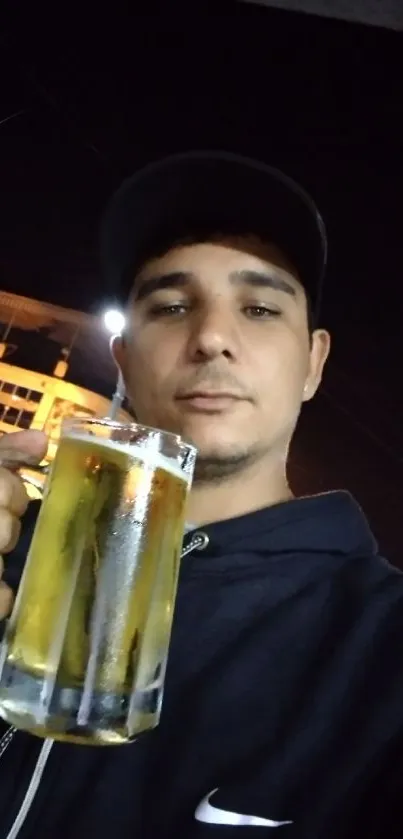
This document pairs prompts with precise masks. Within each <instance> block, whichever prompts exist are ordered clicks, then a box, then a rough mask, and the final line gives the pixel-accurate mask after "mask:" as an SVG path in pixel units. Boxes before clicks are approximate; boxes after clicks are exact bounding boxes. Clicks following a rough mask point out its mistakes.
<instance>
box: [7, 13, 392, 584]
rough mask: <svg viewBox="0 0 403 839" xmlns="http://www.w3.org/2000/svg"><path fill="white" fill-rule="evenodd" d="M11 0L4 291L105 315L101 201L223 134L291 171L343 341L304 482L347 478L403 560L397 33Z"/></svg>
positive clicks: (303, 20) (277, 16)
mask: <svg viewBox="0 0 403 839" xmlns="http://www.w3.org/2000/svg"><path fill="white" fill-rule="evenodd" d="M14 8H15V10H16V11H15V16H14V17H13V16H11V13H10V16H9V17H8V20H7V21H6V24H5V25H4V21H3V29H2V35H1V42H0V74H1V78H2V82H3V84H2V90H1V94H0V121H1V120H4V119H6V117H8V116H9V115H11V114H13V113H14V112H18V111H22V112H23V113H21V114H20V115H19V116H17V117H15V118H14V119H12V120H9V121H8V122H5V123H3V124H0V148H1V155H0V179H1V201H0V216H1V218H0V221H1V226H0V231H1V232H0V272H1V274H0V276H1V280H0V285H1V287H2V288H3V289H7V290H9V291H14V292H16V293H21V294H26V295H30V296H33V297H36V298H38V299H44V300H49V301H51V302H54V303H60V304H62V305H67V306H71V307H73V308H83V309H86V310H88V311H97V309H98V308H99V307H100V306H101V305H102V286H101V281H100V278H99V273H98V266H97V258H96V232H97V224H98V219H99V215H100V213H101V210H102V207H103V206H104V204H105V201H106V199H107V197H108V196H109V194H110V193H111V191H112V190H113V189H114V188H115V187H116V186H117V184H118V183H119V182H120V180H121V179H122V178H123V177H124V176H125V175H127V174H130V173H131V172H132V171H134V169H136V168H137V167H138V166H140V165H142V164H144V163H146V162H148V161H150V160H153V159H155V158H157V157H158V156H160V155H163V154H166V153H170V152H175V151H181V150H186V149H189V148H195V147H199V148H209V147H215V148H217V147H220V148H226V149H228V150H231V151H236V152H240V153H245V154H249V155H251V156H255V157H260V158H261V159H263V160H265V161H267V162H269V163H272V164H274V165H278V166H280V167H282V168H283V169H285V170H286V171H287V172H288V173H289V174H291V175H292V176H294V177H295V178H297V179H298V180H300V181H301V182H302V183H303V185H304V186H305V187H306V188H308V190H310V191H311V192H312V193H313V195H314V196H315V198H316V200H317V202H318V204H319V206H320V207H321V209H322V213H323V215H324V217H325V220H326V222H327V226H328V231H329V238H330V265H329V271H328V279H327V286H326V295H325V303H324V311H323V321H324V324H325V325H326V326H327V327H328V328H330V329H331V331H332V333H333V336H334V346H333V357H332V361H331V363H330V364H329V368H328V371H327V375H326V379H325V383H324V386H323V389H322V392H321V394H320V395H319V396H318V397H317V399H316V401H315V403H314V404H313V405H311V406H309V407H308V408H307V409H306V410H305V412H304V415H303V418H302V422H301V426H300V429H299V433H298V435H297V439H296V442H295V446H294V452H293V458H292V473H293V476H294V484H295V485H296V487H297V489H298V488H301V490H310V491H317V490H324V489H330V488H333V487H340V486H345V487H347V488H348V489H350V490H351V491H352V492H353V493H354V494H355V495H356V497H357V498H358V499H359V501H360V503H361V504H362V505H363V506H364V508H365V510H366V512H367V513H368V515H369V517H370V519H371V523H372V526H373V529H374V531H375V534H376V536H377V537H378V538H379V540H380V543H381V547H382V550H383V551H384V553H386V554H387V555H388V557H389V558H390V559H391V560H392V561H394V562H396V563H398V564H400V565H402V567H403V550H402V548H403V536H402V528H401V519H402V506H403V431H402V426H403V409H402V398H401V390H402V372H401V371H402V362H403V352H402V337H401V330H402V322H403V291H402V277H403V235H402V233H403V199H402V194H403V96H402V78H403V35H402V34H399V33H396V32H392V31H386V30H380V29H375V28H366V27H364V26H360V25H356V24H348V23H343V22H340V21H339V22H336V21H330V20H320V19H318V18H314V17H312V18H311V17H309V16H305V15H298V14H294V13H289V12H281V11H279V10H269V9H267V8H262V7H259V6H256V7H255V6H253V5H249V4H245V5H242V4H237V3H236V2H235V0H234V2H233V3H230V2H226V3H224V2H220V0H216V2H215V3H214V6H212V7H211V9H209V7H208V6H200V4H199V5H197V4H196V3H190V2H189V3H188V4H187V8H186V9H185V10H182V9H181V7H180V6H179V5H178V4H176V3H172V4H170V6H169V15H168V13H167V6H165V10H166V11H165V13H161V12H160V11H158V10H156V11H155V12H154V14H151V12H150V13H149V15H147V16H145V15H141V16H140V15H133V14H132V15H130V16H127V17H125V16H123V15H122V14H119V13H118V12H113V11H111V8H113V7H110V6H109V5H108V14H107V15H106V16H105V17H102V13H101V12H98V11H97V13H96V15H95V14H94V16H93V17H92V19H90V20H83V17H82V16H80V17H78V16H77V17H76V16H74V15H73V14H71V13H70V12H69V10H68V8H67V7H65V10H64V12H63V11H61V10H60V6H58V8H57V12H56V11H55V12H54V18H53V19H52V17H51V15H50V16H49V13H47V14H46V17H45V15H43V16H42V18H41V15H40V13H38V7H37V6H36V5H35V7H34V6H33V5H31V7H29V6H28V4H27V10H26V11H25V12H24V11H23V7H21V6H20V5H19V6H18V8H17V6H15V7H14ZM148 8H150V7H148ZM56 13H57V18H56Z"/></svg>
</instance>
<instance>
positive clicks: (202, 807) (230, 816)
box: [195, 788, 293, 827]
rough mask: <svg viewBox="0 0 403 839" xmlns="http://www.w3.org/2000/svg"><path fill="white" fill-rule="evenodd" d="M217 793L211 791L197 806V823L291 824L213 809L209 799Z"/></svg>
mask: <svg viewBox="0 0 403 839" xmlns="http://www.w3.org/2000/svg"><path fill="white" fill-rule="evenodd" d="M216 792H218V788H217V789H213V791H212V792H210V793H209V795H206V798H203V801H202V802H201V804H199V806H198V808H197V810H196V812H195V818H196V819H197V821H199V822H204V823H205V824H231V825H233V826H234V827H245V826H248V827H284V825H286V824H293V822H289V821H286V822H275V821H272V820H271V819H261V818H260V817H259V816H243V815H242V814H241V813H231V812H230V811H229V810H220V808H219V807H213V805H212V804H210V798H211V796H212V795H214V794H215V793H216Z"/></svg>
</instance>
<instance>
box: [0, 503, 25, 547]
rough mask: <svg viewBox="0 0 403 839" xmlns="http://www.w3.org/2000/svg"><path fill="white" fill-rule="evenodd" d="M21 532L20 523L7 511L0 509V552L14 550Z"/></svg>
mask: <svg viewBox="0 0 403 839" xmlns="http://www.w3.org/2000/svg"><path fill="white" fill-rule="evenodd" d="M20 531H21V522H20V520H19V519H18V518H17V517H16V516H13V515H12V513H10V512H9V511H8V510H4V509H2V508H0V552H2V553H7V552H8V551H12V550H13V548H15V546H16V544H17V542H18V538H19V535H20Z"/></svg>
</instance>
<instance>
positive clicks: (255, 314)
mask: <svg viewBox="0 0 403 839" xmlns="http://www.w3.org/2000/svg"><path fill="white" fill-rule="evenodd" d="M244 312H246V313H247V314H248V315H249V316H250V317H252V318H254V319H255V320H270V319H271V318H278V317H280V315H281V312H279V311H278V309H270V307H269V306H245V308H244Z"/></svg>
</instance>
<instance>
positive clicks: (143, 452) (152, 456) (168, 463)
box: [60, 431, 190, 483]
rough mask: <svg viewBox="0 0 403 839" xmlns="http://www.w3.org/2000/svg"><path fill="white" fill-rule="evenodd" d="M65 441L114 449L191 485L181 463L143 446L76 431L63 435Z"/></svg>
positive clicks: (61, 439) (62, 438)
mask: <svg viewBox="0 0 403 839" xmlns="http://www.w3.org/2000/svg"><path fill="white" fill-rule="evenodd" d="M63 440H79V441H80V443H91V444H92V445H95V446H99V448H101V449H102V448H108V449H113V450H114V451H117V452H121V453H122V454H127V455H128V456H129V457H130V458H132V459H134V460H136V459H138V460H140V461H141V462H142V463H144V464H145V465H146V466H152V467H153V468H154V469H164V471H165V472H169V473H170V474H171V475H172V476H173V477H175V478H179V480H180V481H185V482H186V483H190V476H189V475H187V474H186V472H184V471H183V470H182V469H181V467H180V465H179V463H176V462H175V461H174V460H170V458H169V457H165V456H164V455H163V454H161V453H160V452H155V451H154V452H153V451H150V450H147V448H143V447H142V446H135V445H134V446H131V445H129V444H127V443H120V442H119V441H118V440H108V439H107V438H106V437H97V436H96V435H92V434H80V432H75V431H69V433H68V434H63V436H62V437H61V438H60V443H62V442H63Z"/></svg>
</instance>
